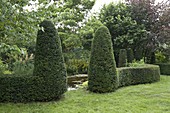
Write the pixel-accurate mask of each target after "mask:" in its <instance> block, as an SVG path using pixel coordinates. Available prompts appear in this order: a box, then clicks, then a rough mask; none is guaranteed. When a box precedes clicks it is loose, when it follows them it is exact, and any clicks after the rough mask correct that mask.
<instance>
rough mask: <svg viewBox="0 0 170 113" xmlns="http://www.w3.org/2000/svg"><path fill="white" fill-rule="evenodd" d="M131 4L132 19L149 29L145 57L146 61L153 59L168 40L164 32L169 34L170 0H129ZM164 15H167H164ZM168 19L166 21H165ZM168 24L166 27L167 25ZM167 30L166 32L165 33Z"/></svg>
mask: <svg viewBox="0 0 170 113" xmlns="http://www.w3.org/2000/svg"><path fill="white" fill-rule="evenodd" d="M127 1H128V4H129V5H130V6H131V12H132V19H134V20H136V22H137V23H138V24H140V25H144V26H145V28H146V31H147V34H148V35H147V39H146V40H145V41H144V43H143V45H145V47H144V48H141V49H143V50H142V51H143V53H144V54H143V56H144V58H145V57H147V59H146V62H148V63H151V61H153V59H152V58H154V55H155V52H156V51H157V49H159V47H160V45H162V44H164V43H165V42H164V41H165V40H167V37H166V36H163V34H168V32H166V31H169V27H168V26H169V25H168V24H167V23H169V20H168V15H169V14H170V13H169V11H168V9H169V6H170V5H169V2H168V1H163V2H161V3H157V4H156V3H155V0H127ZM163 15H167V16H166V17H164V16H163ZM165 20H166V22H165ZM165 26H166V27H165ZM165 32H166V33H165Z"/></svg>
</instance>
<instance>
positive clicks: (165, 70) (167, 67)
mask: <svg viewBox="0 0 170 113" xmlns="http://www.w3.org/2000/svg"><path fill="white" fill-rule="evenodd" d="M158 65H159V67H160V72H161V74H163V75H170V63H169V64H168V63H160V64H158Z"/></svg>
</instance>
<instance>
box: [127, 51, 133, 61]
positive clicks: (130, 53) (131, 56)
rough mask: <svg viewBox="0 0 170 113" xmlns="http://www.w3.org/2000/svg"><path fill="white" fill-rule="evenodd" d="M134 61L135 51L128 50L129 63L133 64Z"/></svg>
mask: <svg viewBox="0 0 170 113" xmlns="http://www.w3.org/2000/svg"><path fill="white" fill-rule="evenodd" d="M133 60H134V54H133V50H132V49H131V48H128V49H127V62H128V63H132V61H133Z"/></svg>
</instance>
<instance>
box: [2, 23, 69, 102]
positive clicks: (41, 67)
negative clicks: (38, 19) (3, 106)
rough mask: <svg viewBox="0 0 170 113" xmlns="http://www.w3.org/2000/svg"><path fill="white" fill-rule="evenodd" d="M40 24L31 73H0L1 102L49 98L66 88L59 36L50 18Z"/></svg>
mask: <svg viewBox="0 0 170 113" xmlns="http://www.w3.org/2000/svg"><path fill="white" fill-rule="evenodd" d="M40 28H41V29H40V30H39V31H38V35H37V44H36V53H35V63H34V64H35V66H34V73H33V75H27V76H20V75H18V76H17V75H0V102H28V101H50V100H54V99H58V98H60V97H61V96H62V94H63V93H64V92H66V91H67V84H66V69H65V66H64V59H63V56H62V50H61V44H60V38H59V37H58V34H57V31H56V29H55V27H54V25H53V24H52V23H51V22H50V21H43V22H42V23H41V24H40Z"/></svg>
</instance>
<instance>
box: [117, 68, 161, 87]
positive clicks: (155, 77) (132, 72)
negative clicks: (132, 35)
mask: <svg viewBox="0 0 170 113" xmlns="http://www.w3.org/2000/svg"><path fill="white" fill-rule="evenodd" d="M118 75H119V87H122V86H128V85H136V84H144V83H152V82H156V81H159V80H160V69H159V66H156V65H145V66H143V67H123V68H118Z"/></svg>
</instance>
